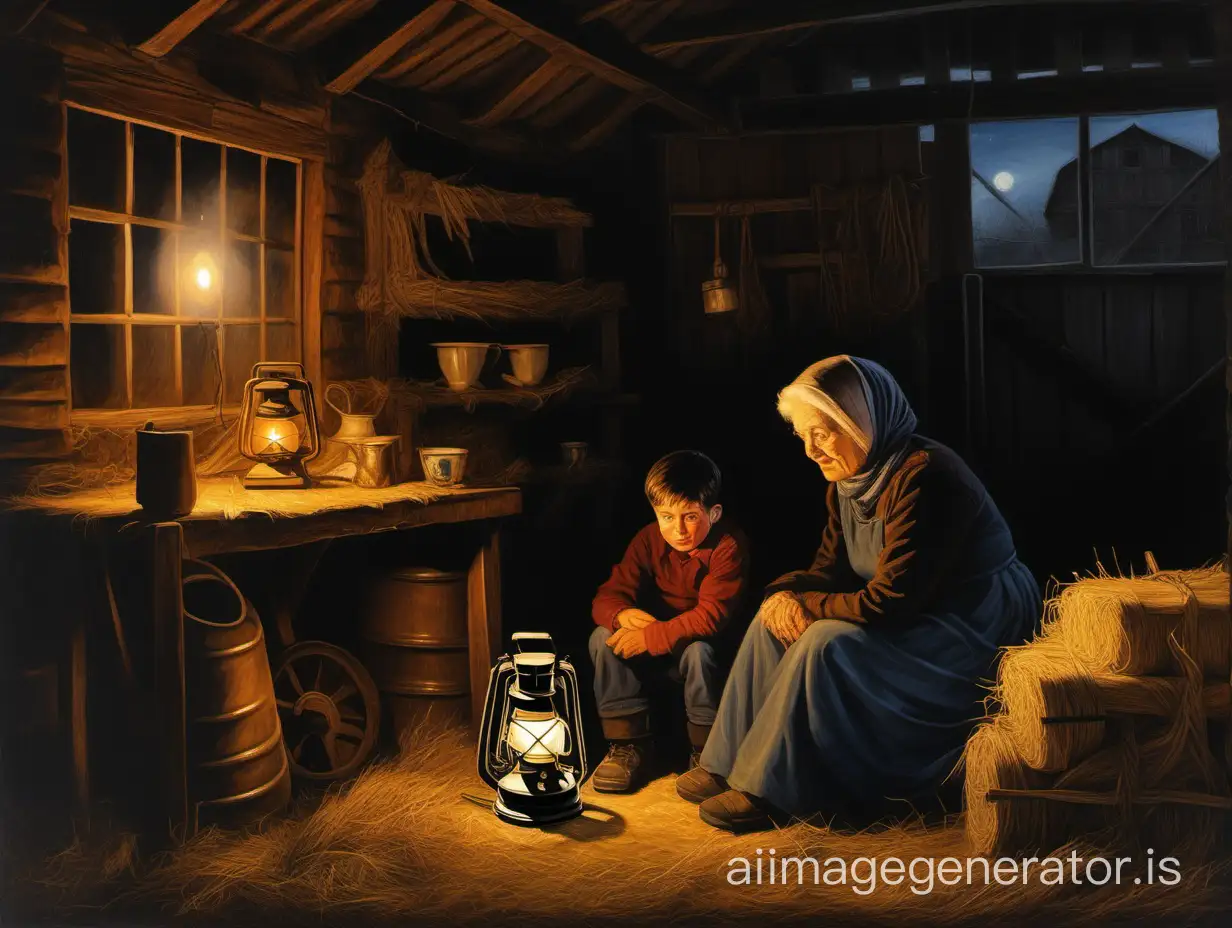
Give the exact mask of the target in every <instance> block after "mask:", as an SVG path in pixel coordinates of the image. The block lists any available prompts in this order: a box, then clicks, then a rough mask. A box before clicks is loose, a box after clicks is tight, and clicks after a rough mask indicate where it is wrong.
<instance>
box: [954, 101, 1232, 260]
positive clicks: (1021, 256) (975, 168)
mask: <svg viewBox="0 0 1232 928" xmlns="http://www.w3.org/2000/svg"><path fill="white" fill-rule="evenodd" d="M1084 120H1085V121H1086V122H1087V126H1086V130H1087V131H1086V134H1087V135H1088V136H1089V139H1090V142H1089V148H1088V150H1087V152H1086V157H1085V158H1079V150H1078V148H1079V137H1080V134H1081V130H1082V128H1083V126H1082V123H1083V121H1084ZM1144 152H1145V153H1146V154H1145V155H1144ZM1218 156H1219V120H1218V116H1217V113H1216V111H1215V110H1187V111H1182V112H1170V113H1147V114H1137V115H1118V116H1092V117H1074V118H1062V119H1030V120H1014V121H1010V122H989V123H973V124H972V125H971V219H972V239H973V254H974V259H975V264H976V266H977V267H980V268H1014V267H1057V266H1066V265H1073V266H1078V265H1084V266H1094V267H1150V266H1178V265H1180V266H1187V265H1217V264H1221V263H1223V261H1224V246H1223V242H1222V240H1221V238H1220V235H1219V228H1220V226H1219V223H1218V222H1217V221H1216V219H1215V215H1214V211H1215V210H1216V209H1217V208H1218V204H1219V202H1220V194H1219V187H1218V184H1219V171H1218V170H1217V169H1216V168H1217V162H1218ZM1080 169H1082V170H1088V171H1089V178H1088V181H1089V183H1088V184H1087V185H1085V187H1084V185H1082V184H1081V183H1080V180H1081V178H1080V176H1079V171H1080ZM1084 189H1085V190H1089V193H1090V195H1089V198H1088V197H1087V196H1085V195H1084V193H1083V191H1084ZM1182 207H1184V208H1185V209H1186V210H1189V211H1191V212H1192V215H1183V214H1182V209H1181V208H1182Z"/></svg>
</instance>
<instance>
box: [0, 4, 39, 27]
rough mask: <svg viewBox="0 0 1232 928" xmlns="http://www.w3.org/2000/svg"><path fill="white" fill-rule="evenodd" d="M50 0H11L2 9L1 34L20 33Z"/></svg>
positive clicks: (0, 14) (0, 12)
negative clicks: (5, 7)
mask: <svg viewBox="0 0 1232 928" xmlns="http://www.w3.org/2000/svg"><path fill="white" fill-rule="evenodd" d="M49 2H50V0H11V2H10V3H8V4H7V7H8V8H7V9H5V10H3V11H0V35H20V34H21V33H22V32H23V31H24V30H25V28H26V27H27V26H28V25H30V23H32V22H34V19H35V17H37V16H38V15H39V13H41V12H43V9H44V7H46V6H47V4H48V3H49Z"/></svg>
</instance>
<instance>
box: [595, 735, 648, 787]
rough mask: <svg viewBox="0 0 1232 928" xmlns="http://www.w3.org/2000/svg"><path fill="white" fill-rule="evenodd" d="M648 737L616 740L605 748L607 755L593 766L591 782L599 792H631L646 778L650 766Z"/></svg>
mask: <svg viewBox="0 0 1232 928" xmlns="http://www.w3.org/2000/svg"><path fill="white" fill-rule="evenodd" d="M650 745H651V742H650V741H649V739H646V740H642V741H617V742H614V743H613V744H612V745H611V746H610V747H608V749H607V756H606V757H605V758H603V761H602V762H601V763H600V764H599V766H598V767H596V768H595V773H594V776H593V777H591V782H592V783H593V784H594V786H595V790H596V791H597V792H600V793H631V792H633V791H634V790H636V789H637V788H638V787H640V786H641V785H642V784H643V783H644V782H646V778H647V768H648V767H649V766H650V756H651V749H650Z"/></svg>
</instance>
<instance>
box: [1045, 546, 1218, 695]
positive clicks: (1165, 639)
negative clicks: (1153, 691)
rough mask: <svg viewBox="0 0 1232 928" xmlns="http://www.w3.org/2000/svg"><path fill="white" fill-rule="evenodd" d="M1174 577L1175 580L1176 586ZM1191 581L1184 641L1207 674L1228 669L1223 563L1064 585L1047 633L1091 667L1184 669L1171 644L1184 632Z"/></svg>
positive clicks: (1139, 671) (1051, 607)
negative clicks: (1190, 620) (1192, 603)
mask: <svg viewBox="0 0 1232 928" xmlns="http://www.w3.org/2000/svg"><path fill="white" fill-rule="evenodd" d="M1178 583H1179V584H1180V585H1178ZM1182 586H1183V587H1188V588H1189V589H1190V590H1192V591H1193V594H1194V596H1195V597H1196V599H1197V605H1198V615H1197V621H1196V625H1195V632H1194V634H1193V635H1192V637H1193V640H1191V641H1188V642H1186V641H1181V642H1180V643H1181V644H1182V645H1184V647H1185V650H1186V651H1187V652H1188V653H1189V655H1190V657H1192V658H1193V660H1194V661H1195V662H1196V663H1197V664H1198V666H1199V667H1200V668H1201V669H1202V672H1203V674H1204V675H1205V676H1206V677H1207V678H1216V679H1219V678H1222V679H1227V678H1228V675H1229V673H1230V672H1232V616H1230V615H1229V605H1228V601H1229V587H1228V573H1227V571H1226V570H1224V569H1223V568H1221V567H1213V568H1203V569H1201V570H1184V571H1166V572H1157V573H1153V574H1150V575H1148V576H1145V577H1113V576H1109V575H1107V574H1102V573H1101V575H1100V576H1097V577H1089V578H1085V579H1082V580H1078V581H1076V582H1074V583H1072V584H1069V585H1068V586H1066V587H1065V588H1064V589H1063V590H1062V591H1061V594H1060V596H1058V597H1056V598H1054V599H1052V600H1051V601H1050V602H1049V604H1048V620H1047V621H1046V622H1045V626H1044V635H1045V637H1047V638H1051V639H1053V640H1056V641H1059V642H1061V643H1063V644H1064V645H1065V646H1066V647H1068V648H1069V649H1070V650H1071V651H1073V652H1074V654H1075V655H1076V656H1077V657H1078V658H1079V659H1080V660H1082V661H1083V662H1084V663H1085V664H1087V665H1088V666H1089V667H1090V668H1091V669H1093V670H1094V669H1099V670H1108V671H1112V672H1114V673H1125V674H1131V675H1138V676H1141V675H1152V674H1163V675H1169V674H1177V673H1183V668H1182V667H1181V666H1180V664H1179V662H1178V660H1177V658H1176V656H1175V654H1174V652H1173V650H1172V646H1171V644H1170V642H1169V639H1170V637H1171V636H1172V635H1173V634H1176V635H1177V636H1178V639H1179V638H1180V637H1181V636H1182V632H1183V628H1182V626H1183V619H1184V617H1185V606H1186V597H1185V594H1184V593H1183V591H1182Z"/></svg>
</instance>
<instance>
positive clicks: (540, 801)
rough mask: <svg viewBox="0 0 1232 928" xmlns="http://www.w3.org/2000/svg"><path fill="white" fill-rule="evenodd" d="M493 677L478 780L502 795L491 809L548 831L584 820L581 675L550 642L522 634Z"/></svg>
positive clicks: (481, 734) (543, 636)
mask: <svg viewBox="0 0 1232 928" xmlns="http://www.w3.org/2000/svg"><path fill="white" fill-rule="evenodd" d="M513 645H514V654H513V656H512V657H510V656H509V655H507V654H506V655H502V656H501V657H500V658H499V659H498V660H497V662H496V666H495V667H493V668H492V673H491V676H490V677H489V678H488V696H487V701H486V703H485V704H484V710H483V724H482V726H481V727H480V730H479V757H478V766H479V776H480V777H481V778H482V779H483V781H484V782H485V783H487V784H488V785H489V786H491V787H492V788H493V789H495V790H496V803H495V804H494V806H493V810H494V811H495V812H496V815H497V817H498V818H500V819H501V820H502V821H505V822H509V823H511V824H514V825H546V824H550V823H552V822H562V821H565V820H566V819H571V818H574V817H575V816H578V815H580V814H581V813H582V799H581V795H580V789H581V786H582V781H583V780H585V779H586V755H585V751H584V749H583V746H582V742H581V738H580V735H579V732H580V728H579V725H580V722H581V705H580V703H579V699H578V682H577V672H576V671H575V670H574V668H573V665H572V664H571V663H569V659H568V658H558V657H557V656H556V648H555V647H554V645H553V644H552V638H551V636H550V635H547V634H544V633H542V632H519V633H517V634H515V635H514V636H513Z"/></svg>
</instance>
